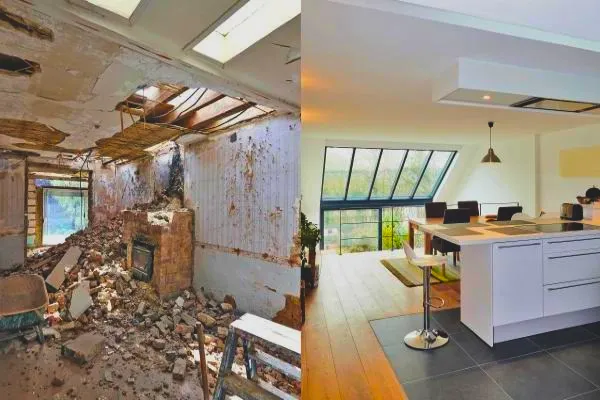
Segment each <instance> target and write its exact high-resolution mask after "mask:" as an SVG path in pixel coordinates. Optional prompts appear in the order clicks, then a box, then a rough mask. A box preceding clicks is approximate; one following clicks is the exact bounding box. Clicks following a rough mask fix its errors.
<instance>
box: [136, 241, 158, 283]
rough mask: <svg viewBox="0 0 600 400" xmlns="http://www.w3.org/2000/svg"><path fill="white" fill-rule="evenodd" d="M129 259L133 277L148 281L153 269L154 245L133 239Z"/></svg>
mask: <svg viewBox="0 0 600 400" xmlns="http://www.w3.org/2000/svg"><path fill="white" fill-rule="evenodd" d="M131 259H132V264H133V276H134V278H136V279H137V280H140V281H144V282H150V280H151V279H152V272H153V269H154V245H152V244H150V243H148V242H145V241H143V240H139V239H134V241H133V249H132V254H131Z"/></svg>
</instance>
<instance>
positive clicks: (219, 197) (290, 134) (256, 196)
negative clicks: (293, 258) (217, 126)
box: [184, 115, 300, 257]
mask: <svg viewBox="0 0 600 400" xmlns="http://www.w3.org/2000/svg"><path fill="white" fill-rule="evenodd" d="M235 132H236V135H237V139H236V140H235V141H232V140H231V139H230V137H231V136H230V135H227V136H221V137H220V138H218V139H217V140H215V141H208V142H202V143H199V144H196V145H192V146H190V147H188V148H186V151H185V157H184V159H185V168H184V169H185V197H186V206H187V207H189V208H192V209H194V211H195V212H196V241H198V242H201V243H208V244H211V245H216V246H222V247H226V248H230V249H241V250H246V251H250V252H253V253H260V254H266V255H268V256H276V257H289V256H290V250H291V248H292V246H293V238H294V235H295V234H296V232H297V229H298V205H299V204H298V202H299V198H300V181H299V178H300V164H299V163H300V160H299V156H300V121H299V119H298V118H297V117H294V116H287V115H285V116H277V117H271V118H265V119H261V120H257V121H256V122H254V123H251V124H248V125H246V126H244V127H242V128H240V129H237V130H235Z"/></svg>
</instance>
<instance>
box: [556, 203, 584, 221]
mask: <svg viewBox="0 0 600 400" xmlns="http://www.w3.org/2000/svg"><path fill="white" fill-rule="evenodd" d="M560 219H567V220H569V221H581V220H582V219H583V207H582V206H581V204H571V203H563V204H562V206H561V207H560Z"/></svg>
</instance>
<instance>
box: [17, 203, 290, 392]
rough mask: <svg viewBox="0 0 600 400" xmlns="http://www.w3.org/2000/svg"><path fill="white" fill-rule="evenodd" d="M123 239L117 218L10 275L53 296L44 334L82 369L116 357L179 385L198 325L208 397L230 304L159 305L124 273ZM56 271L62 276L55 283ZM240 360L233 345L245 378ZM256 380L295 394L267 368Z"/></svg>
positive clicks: (188, 367)
mask: <svg viewBox="0 0 600 400" xmlns="http://www.w3.org/2000/svg"><path fill="white" fill-rule="evenodd" d="M152 207H154V206H152ZM122 234H123V221H122V219H121V218H120V217H116V218H114V219H111V220H109V221H106V222H103V223H100V224H96V225H94V226H92V227H89V228H87V229H86V230H84V231H80V232H78V233H76V234H74V235H71V236H70V237H68V238H67V239H66V241H65V243H63V244H61V245H57V246H54V247H51V248H48V249H47V250H46V251H45V252H39V253H37V254H34V255H32V256H31V257H29V258H28V260H27V263H26V265H25V266H24V267H23V268H21V269H20V270H18V271H15V272H12V273H34V274H39V275H42V276H43V277H44V278H45V279H46V281H47V283H48V287H49V288H50V289H54V291H52V290H50V293H49V306H48V310H47V313H46V315H45V318H46V321H47V323H48V328H46V329H44V334H45V335H48V336H53V337H54V338H55V339H56V340H57V341H59V342H60V343H61V344H62V348H63V350H64V351H63V354H65V353H69V352H70V351H72V353H73V354H76V355H77V356H78V357H80V358H82V359H81V360H78V361H81V362H82V363H83V362H89V361H91V360H92V359H94V358H96V361H94V362H101V361H107V360H108V359H109V356H110V355H111V354H113V353H115V352H118V353H120V354H121V357H122V359H123V360H125V361H126V362H127V361H129V360H132V361H135V362H136V363H138V364H139V365H140V368H141V369H142V370H150V369H152V370H156V369H161V370H163V371H165V372H168V373H171V374H172V375H173V378H174V379H176V380H183V379H185V377H186V375H188V374H197V371H194V370H196V369H197V368H198V364H199V362H200V352H199V347H200V345H199V343H198V336H197V335H196V325H197V322H200V323H202V325H203V327H204V333H205V336H204V346H205V353H206V360H207V365H208V370H209V377H208V381H209V386H210V388H211V391H212V390H213V389H214V386H215V384H216V376H217V372H218V368H219V365H220V361H221V357H222V353H223V350H224V339H225V338H226V336H227V333H228V326H229V325H230V324H231V322H233V321H234V320H235V319H237V318H238V317H239V313H238V312H237V310H236V304H235V300H234V299H233V298H232V297H231V296H227V297H226V298H225V300H224V302H217V301H215V300H214V299H212V298H210V296H208V297H207V296H205V295H204V294H203V293H202V292H200V293H195V292H194V291H193V290H191V289H190V290H186V291H184V292H183V293H181V294H180V296H178V297H176V298H173V299H169V300H161V299H160V298H159V297H158V296H157V293H156V291H155V290H154V288H152V286H150V285H149V284H147V283H145V282H141V281H137V280H136V279H134V278H133V277H132V275H131V272H130V271H129V270H127V268H126V265H127V263H126V249H125V247H124V246H123V243H122V241H121V237H122ZM65 260H66V261H65ZM61 263H62V264H61ZM65 263H66V264H65ZM57 266H58V268H57ZM57 269H60V270H64V271H65V274H64V275H62V276H58V277H56V276H55V275H56V272H55V270H57ZM58 275H60V274H58ZM90 334H91V335H93V336H85V338H84V339H81V340H83V341H84V342H87V343H88V344H89V343H90V342H91V343H94V346H95V348H94V349H93V350H92V351H89V352H87V353H86V352H84V351H81V350H79V349H73V348H74V347H76V346H78V338H81V337H82V336H83V335H90ZM98 338H99V339H98ZM90 339H91V340H90ZM96 339H98V341H96ZM30 340H31V339H30ZM260 346H261V344H259V347H260ZM265 347H268V346H267V345H265ZM242 354H243V353H242V346H241V344H240V345H239V346H238V349H237V355H236V362H235V363H234V371H235V372H236V373H240V374H245V368H244V362H243V359H242ZM87 358H89V359H87ZM99 360H101V361H99ZM107 371H108V373H105V376H104V378H103V379H104V381H103V382H102V384H106V385H111V384H112V381H113V380H114V379H113V377H112V376H111V373H110V370H107ZM258 374H259V376H260V377H261V378H262V379H263V380H265V381H267V382H269V383H271V384H272V385H273V386H276V387H277V388H279V389H281V390H283V391H285V392H287V393H291V394H299V393H300V387H299V383H298V382H296V381H294V380H292V379H288V378H287V377H285V376H284V375H282V374H280V373H279V372H277V371H275V370H273V369H271V368H268V367H259V368H258Z"/></svg>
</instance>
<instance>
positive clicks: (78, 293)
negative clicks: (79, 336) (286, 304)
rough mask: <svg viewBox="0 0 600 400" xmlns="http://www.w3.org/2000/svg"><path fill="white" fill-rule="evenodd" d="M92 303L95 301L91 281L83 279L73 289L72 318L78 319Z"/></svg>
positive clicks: (70, 308)
mask: <svg viewBox="0 0 600 400" xmlns="http://www.w3.org/2000/svg"><path fill="white" fill-rule="evenodd" d="M92 304H94V302H93V300H92V296H90V283H89V282H88V281H83V282H81V284H80V285H79V286H77V287H76V288H75V290H73V295H72V296H71V306H70V307H69V314H71V318H73V319H78V318H79V317H80V316H81V315H82V314H83V313H84V312H85V311H86V310H87V309H88V308H90V307H91V306H92Z"/></svg>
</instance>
